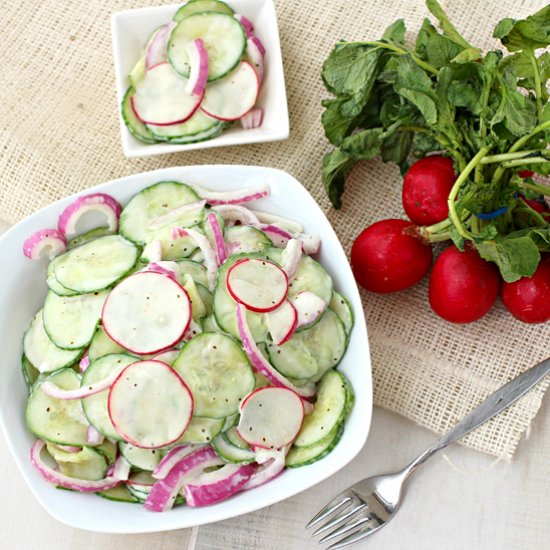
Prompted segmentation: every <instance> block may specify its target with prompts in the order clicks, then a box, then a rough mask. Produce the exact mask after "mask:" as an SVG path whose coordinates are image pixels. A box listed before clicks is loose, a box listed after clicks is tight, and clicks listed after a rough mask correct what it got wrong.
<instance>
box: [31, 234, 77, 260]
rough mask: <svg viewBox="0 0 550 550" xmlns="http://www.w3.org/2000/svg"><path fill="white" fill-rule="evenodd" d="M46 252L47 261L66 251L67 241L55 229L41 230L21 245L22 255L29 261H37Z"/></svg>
mask: <svg viewBox="0 0 550 550" xmlns="http://www.w3.org/2000/svg"><path fill="white" fill-rule="evenodd" d="M44 250H46V251H47V255H48V258H49V260H50V261H51V260H53V259H54V258H55V257H56V256H57V255H59V254H62V253H63V252H65V250H67V239H66V238H65V235H63V233H62V232H60V231H58V230H57V229H41V230H40V231H37V232H36V233H35V234H34V235H31V236H30V237H29V238H28V239H26V240H25V242H24V243H23V254H25V256H26V257H27V258H30V259H31V260H39V259H40V256H41V255H42V252H43V251H44Z"/></svg>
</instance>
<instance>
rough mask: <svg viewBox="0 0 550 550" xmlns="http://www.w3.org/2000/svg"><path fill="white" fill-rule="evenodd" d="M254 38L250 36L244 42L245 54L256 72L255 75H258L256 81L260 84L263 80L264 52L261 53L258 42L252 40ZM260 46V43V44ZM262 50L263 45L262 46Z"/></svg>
mask: <svg viewBox="0 0 550 550" xmlns="http://www.w3.org/2000/svg"><path fill="white" fill-rule="evenodd" d="M255 38H256V37H255V36H251V37H249V38H248V40H247V41H246V53H247V55H248V59H250V63H251V65H252V66H253V67H254V69H255V70H256V74H257V75H258V79H259V81H260V83H261V82H262V80H263V78H264V55H265V50H263V51H262V49H260V47H259V46H258V42H257V41H256V40H254V39H255ZM260 45H261V42H260ZM262 48H263V45H262Z"/></svg>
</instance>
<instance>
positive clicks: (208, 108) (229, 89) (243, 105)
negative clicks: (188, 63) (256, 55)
mask: <svg viewBox="0 0 550 550" xmlns="http://www.w3.org/2000/svg"><path fill="white" fill-rule="evenodd" d="M259 92H260V79H259V78H258V74H257V73H256V70H255V69H254V67H253V66H252V65H251V64H250V63H248V62H247V61H241V63H240V64H239V65H238V66H237V68H236V69H235V70H233V71H232V72H231V73H229V74H228V75H227V76H225V77H223V78H221V79H220V80H215V81H214V82H210V84H209V85H208V86H207V88H206V91H205V92H204V99H203V100H202V103H201V105H200V108H201V110H202V111H203V112H204V113H206V114H207V115H208V116H211V117H213V118H217V119H218V120H222V121H224V122H231V121H233V120H238V119H239V118H241V117H242V116H244V115H245V114H246V113H248V111H250V109H252V107H254V105H255V104H256V100H257V99H258V94H259Z"/></svg>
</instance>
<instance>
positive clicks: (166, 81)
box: [130, 63, 202, 126]
mask: <svg viewBox="0 0 550 550" xmlns="http://www.w3.org/2000/svg"><path fill="white" fill-rule="evenodd" d="M201 101H202V97H197V96H195V95H191V94H190V93H188V92H187V79H186V78H184V77H182V76H181V75H179V74H178V73H177V72H176V71H175V70H174V69H173V68H172V65H171V64H170V63H159V64H158V65H154V66H153V67H150V68H149V69H147V72H146V73H145V76H144V77H143V80H142V81H141V82H140V83H139V85H138V86H137V88H136V91H135V93H134V95H133V96H132V97H131V98H130V102H131V105H132V109H133V110H134V113H135V115H136V116H137V117H138V118H139V119H140V120H141V122H143V123H144V124H155V125H156V126H170V125H171V124H180V123H182V122H185V121H186V120H187V119H189V118H191V117H192V116H193V114H194V113H195V111H196V110H197V109H198V108H199V105H200V104H201Z"/></svg>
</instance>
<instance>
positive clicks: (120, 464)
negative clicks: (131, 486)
mask: <svg viewBox="0 0 550 550" xmlns="http://www.w3.org/2000/svg"><path fill="white" fill-rule="evenodd" d="M130 468H131V464H130V463H129V462H128V461H127V460H126V459H125V458H124V457H123V456H122V455H120V456H119V457H118V458H117V459H116V461H115V465H114V468H113V474H112V475H113V477H114V478H116V479H120V481H127V480H128V477H129V476H130Z"/></svg>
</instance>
